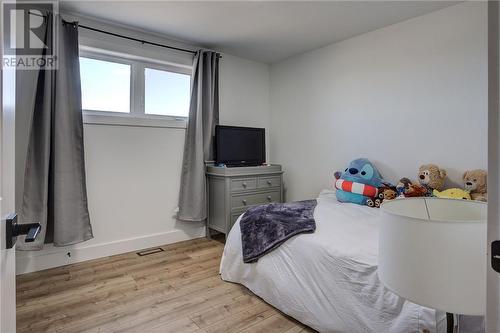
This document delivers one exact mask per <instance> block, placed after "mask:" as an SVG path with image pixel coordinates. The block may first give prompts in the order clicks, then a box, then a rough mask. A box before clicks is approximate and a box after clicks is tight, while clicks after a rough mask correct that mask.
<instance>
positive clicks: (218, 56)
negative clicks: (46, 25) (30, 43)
mask: <svg viewBox="0 0 500 333" xmlns="http://www.w3.org/2000/svg"><path fill="white" fill-rule="evenodd" d="M29 14H30V15H35V16H40V17H46V16H45V15H39V14H37V13H33V12H29ZM62 21H63V23H67V24H75V22H68V21H66V20H64V19H63V20H62ZM78 28H82V29H87V30H91V31H95V32H100V33H103V34H106V35H111V36H115V37H119V38H123V39H128V40H132V41H134V42H139V43H141V44H149V45H153V46H158V47H163V48H167V49H171V50H176V51H180V52H187V53H191V54H195V53H196V51H193V50H189V49H184V48H180V47H175V46H170V45H165V44H160V43H155V42H150V41H147V40H144V39H139V38H134V37H130V36H125V35H121V34H117V33H114V32H110V31H106V30H102V29H97V28H92V27H89V26H86V25H81V24H78ZM217 58H222V56H221V55H220V54H218V55H217Z"/></svg>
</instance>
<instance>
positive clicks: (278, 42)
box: [61, 1, 456, 63]
mask: <svg viewBox="0 0 500 333" xmlns="http://www.w3.org/2000/svg"><path fill="white" fill-rule="evenodd" d="M454 3H456V1H455V2H450V1H287V2H284V1H63V2H61V10H63V11H71V12H74V13H80V14H84V15H86V16H91V17H95V18H98V19H102V20H105V21H108V22H110V23H119V24H122V25H123V24H126V25H128V26H130V27H135V28H139V29H141V30H147V31H151V32H154V33H159V34H163V35H166V36H169V37H173V38H175V39H179V40H183V41H186V42H189V43H193V44H197V45H200V46H203V47H208V48H211V49H215V50H218V51H221V52H225V53H229V54H232V55H236V56H240V57H243V58H248V59H252V60H256V61H260V62H264V63H274V62H278V61H280V60H283V59H285V58H288V57H290V56H293V55H296V54H299V53H302V52H305V51H309V50H312V49H315V48H319V47H321V46H325V45H328V44H332V43H334V42H338V41H341V40H344V39H347V38H350V37H353V36H356V35H359V34H362V33H365V32H368V31H372V30H375V29H378V28H381V27H384V26H387V25H391V24H394V23H397V22H401V21H404V20H407V19H409V18H412V17H416V16H420V15H423V14H426V13H429V12H432V11H435V10H438V9H441V8H444V7H446V6H449V5H452V4H454Z"/></svg>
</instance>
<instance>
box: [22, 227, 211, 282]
mask: <svg viewBox="0 0 500 333" xmlns="http://www.w3.org/2000/svg"><path fill="white" fill-rule="evenodd" d="M201 237H205V227H201V228H194V229H192V230H190V231H189V232H188V233H187V232H184V231H181V230H173V231H169V232H164V233H159V234H152V235H146V236H142V237H135V238H129V239H124V240H119V241H113V242H108V243H102V244H93V245H87V246H85V243H83V244H77V245H73V246H67V247H54V246H52V245H51V244H47V245H46V246H45V248H44V249H43V250H41V251H17V253H16V256H17V258H16V274H18V275H19V274H24V273H31V272H36V271H41V270H44V269H48V268H54V267H59V266H64V265H68V264H74V263H77V262H82V261H86V260H91V259H97V258H103V257H107V256H112V255H116V254H120V253H126V252H131V251H137V250H142V249H145V248H150V247H155V246H160V245H165V244H172V243H177V242H181V241H185V240H190V239H195V238H201Z"/></svg>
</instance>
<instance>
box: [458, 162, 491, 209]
mask: <svg viewBox="0 0 500 333" xmlns="http://www.w3.org/2000/svg"><path fill="white" fill-rule="evenodd" d="M462 178H463V180H464V189H465V190H466V191H469V192H470V196H471V198H472V200H479V201H487V199H488V189H487V186H486V179H487V178H488V173H487V172H486V171H484V170H481V169H476V170H469V171H465V173H464V175H463V177H462Z"/></svg>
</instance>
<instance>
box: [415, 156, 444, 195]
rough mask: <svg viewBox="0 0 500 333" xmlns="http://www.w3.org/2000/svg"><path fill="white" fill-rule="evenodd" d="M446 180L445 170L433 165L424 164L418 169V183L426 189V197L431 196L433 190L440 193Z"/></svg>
mask: <svg viewBox="0 0 500 333" xmlns="http://www.w3.org/2000/svg"><path fill="white" fill-rule="evenodd" d="M445 179H446V170H444V169H440V168H439V167H438V166H437V165H435V164H424V165H422V166H420V168H419V169H418V181H419V183H420V184H421V185H423V186H425V188H426V189H427V193H426V196H428V197H430V196H432V191H433V190H438V191H441V189H442V188H443V185H444V180H445Z"/></svg>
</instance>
